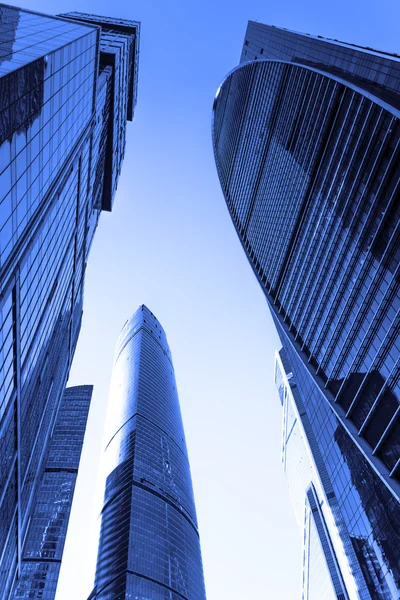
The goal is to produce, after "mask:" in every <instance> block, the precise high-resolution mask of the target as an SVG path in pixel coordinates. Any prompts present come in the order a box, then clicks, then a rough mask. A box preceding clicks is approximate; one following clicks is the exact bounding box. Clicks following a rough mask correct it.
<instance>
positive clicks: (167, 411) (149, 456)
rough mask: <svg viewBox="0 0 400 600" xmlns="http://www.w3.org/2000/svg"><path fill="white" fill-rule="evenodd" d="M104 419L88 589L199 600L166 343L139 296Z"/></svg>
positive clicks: (105, 595) (193, 529)
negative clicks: (100, 499)
mask: <svg viewBox="0 0 400 600" xmlns="http://www.w3.org/2000/svg"><path fill="white" fill-rule="evenodd" d="M106 423H107V434H106V439H107V440H109V442H108V444H107V446H106V450H105V464H106V473H107V480H106V488H105V495H104V506H103V510H102V520H101V532H100V542H99V550H98V558H97V569H96V578H95V588H94V590H93V592H92V594H91V596H90V598H95V599H96V600H116V599H118V598H121V600H122V598H128V597H129V598H137V599H138V600H145V599H147V598H151V599H152V600H164V599H165V598H168V599H170V600H182V599H184V600H185V599H186V600H205V597H206V596H205V589H204V579H203V568H202V559H201V550H200V540H199V532H198V526H197V519H196V510H195V504H194V497H193V489H192V482H191V475H190V467H189V460H188V454H187V449H186V443H185V434H184V430H183V424H182V417H181V412H180V407H179V398H178V393H177V389H176V381H175V375H174V368H173V365H172V359H171V352H170V350H169V347H168V342H167V338H166V335H165V333H164V330H163V328H162V327H161V325H160V323H159V322H158V321H157V319H156V317H155V316H154V315H153V313H152V312H151V311H150V310H149V309H148V308H147V307H146V306H144V305H143V306H141V307H139V309H138V310H137V311H136V313H135V314H134V315H133V317H132V318H131V319H129V320H128V321H127V322H126V323H125V325H124V327H123V329H122V331H121V334H120V337H119V340H118V343H117V348H116V355H115V363H114V368H113V373H112V380H111V389H110V400H109V410H108V414H107V420H106Z"/></svg>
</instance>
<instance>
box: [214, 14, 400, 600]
mask: <svg viewBox="0 0 400 600" xmlns="http://www.w3.org/2000/svg"><path fill="white" fill-rule="evenodd" d="M241 61H242V62H241V64H240V65H239V66H238V67H237V68H235V69H234V70H233V71H232V72H231V73H230V74H229V75H228V76H227V77H226V79H225V80H224V81H223V83H222V85H221V87H220V88H219V90H218V92H217V95H216V98H215V101H214V107H213V144H214V152H215V160H216V165H217V170H218V174H219V178H220V182H221V187H222V190H223V193H224V196H225V200H226V203H227V207H228V210H229V212H230V215H231V218H232V221H233V223H234V226H235V228H236V231H237V234H238V236H239V239H240V241H241V243H242V245H243V249H244V251H245V253H246V255H247V257H248V259H249V261H250V264H251V265H252V268H253V270H254V273H255V275H256V277H257V279H258V281H259V283H260V285H261V288H262V290H263V292H264V294H265V296H266V299H267V302H268V306H269V308H270V311H271V314H272V317H273V320H274V323H275V325H276V328H277V330H278V333H279V335H280V339H281V342H282V346H283V351H284V355H285V369H284V371H285V372H286V373H287V374H292V377H293V380H290V381H291V385H293V383H295V385H296V398H295V400H296V402H297V405H298V406H300V404H301V406H302V407H303V410H304V412H305V414H306V417H307V422H308V424H309V428H310V431H311V432H312V435H311V434H310V435H308V434H307V439H306V440H305V446H306V447H308V446H312V452H313V456H314V457H315V456H316V455H317V454H318V456H319V459H318V461H316V459H315V460H314V463H315V464H316V465H317V470H318V474H319V478H320V479H322V470H324V472H325V475H324V477H325V481H326V482H327V483H326V490H329V491H328V492H326V493H325V492H324V493H325V496H323V495H319V496H318V493H317V495H315V494H314V493H313V492H311V495H310V497H309V499H308V501H309V506H310V507H311V506H312V503H313V502H314V503H316V505H315V506H317V504H318V502H319V506H320V508H321V506H322V504H323V502H329V504H330V508H331V512H332V514H333V516H334V526H335V531H337V532H338V536H339V539H340V548H341V549H338V546H337V545H336V546H335V547H333V546H332V548H333V551H334V552H335V565H336V566H335V569H336V568H338V569H339V571H338V577H337V579H335V581H336V583H337V582H341V583H340V586H342V587H343V586H344V587H343V591H338V590H339V587H340V586H339V587H335V585H336V584H335V585H334V584H332V585H333V589H334V590H335V592H334V593H335V594H337V596H334V597H337V598H350V599H352V598H360V599H372V598H374V599H375V598H382V599H385V600H386V599H388V600H389V599H390V600H392V599H393V600H398V598H399V590H400V565H399V553H398V548H399V545H400V481H399V480H400V406H399V401H400V387H399V386H400V382H399V377H400V363H399V356H400V337H399V331H400V311H399V308H400V290H399V287H400V277H399V273H400V270H399V269H400V266H399V263H400V201H399V200H400V195H399V185H400V161H399V158H400V124H399V117H400V110H399V106H400V105H399V98H400V96H399V90H400V76H399V74H400V58H399V57H397V56H396V55H391V54H388V53H384V52H378V51H377V50H372V49H368V48H361V47H359V46H354V45H351V44H346V43H344V42H339V41H337V40H326V39H323V38H320V36H309V35H304V34H298V33H293V32H289V31H287V30H284V29H280V28H277V27H268V26H264V25H261V24H259V23H249V26H248V29H247V32H246V36H245V42H244V46H243V51H242V57H241ZM298 398H300V400H298ZM298 410H300V409H298ZM301 416H302V415H301ZM310 482H312V478H310ZM303 483H304V482H303ZM314 489H315V490H316V486H315V485H314ZM298 491H299V493H300V494H301V499H302V500H304V495H305V493H306V490H304V489H301V490H298ZM318 498H319V500H318ZM311 510H312V508H311ZM321 523H322V521H321ZM315 527H317V523H316V521H315ZM321 539H322V538H321ZM331 542H332V544H333V540H332V539H331ZM321 543H322V542H321ZM342 552H344V557H345V558H343V554H342ZM326 557H327V555H325V558H324V560H326ZM310 564H311V563H310ZM307 568H308V567H307ZM332 573H333V571H330V577H331V576H332ZM339 575H340V577H339ZM338 585H339V584H338ZM305 589H306V588H305ZM307 589H308V588H307ZM307 594H308V595H307V596H306V597H307V598H314V597H318V598H320V596H318V592H314V590H313V589H312V588H309V589H308V591H307ZM315 594H316V595H315ZM340 594H343V596H340Z"/></svg>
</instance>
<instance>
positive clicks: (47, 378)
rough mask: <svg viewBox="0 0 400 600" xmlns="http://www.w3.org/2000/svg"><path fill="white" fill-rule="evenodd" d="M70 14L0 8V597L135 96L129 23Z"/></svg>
mask: <svg viewBox="0 0 400 600" xmlns="http://www.w3.org/2000/svg"><path fill="white" fill-rule="evenodd" d="M73 19H74V20H71V19H66V18H62V17H50V16H45V15H42V14H37V13H34V12H31V11H26V10H20V9H18V8H14V7H9V6H6V5H4V4H1V5H0V22H1V29H0V514H1V519H0V598H1V599H3V598H4V599H6V598H10V597H11V596H10V594H11V589H12V588H13V586H14V583H15V582H16V581H18V580H19V578H20V577H21V576H22V572H23V557H24V552H25V544H26V540H27V535H28V526H29V523H30V521H31V519H32V516H33V514H34V511H35V496H36V493H37V490H38V484H39V479H38V473H41V472H42V467H43V464H44V463H43V461H44V459H45V456H46V452H47V447H48V443H49V439H50V434H51V431H52V428H53V426H54V423H55V417H56V414H57V411H58V408H59V404H60V401H61V398H62V395H63V392H64V389H65V386H66V382H67V378H68V373H69V370H70V365H71V361H72V358H73V355H74V351H75V346H76V343H77V338H78V334H79V329H80V325H81V315H82V302H83V287H84V275H85V268H86V262H87V259H88V254H89V249H90V246H91V242H92V239H93V235H94V232H95V229H96V226H97V222H98V219H99V216H100V213H101V210H102V209H104V210H110V208H111V205H112V199H113V196H114V193H115V187H116V182H117V179H118V174H119V170H120V167H121V161H122V157H123V149H124V143H125V138H124V131H125V125H126V120H127V119H128V120H129V119H131V118H132V114H133V107H134V104H135V98H136V87H137V64H138V47H139V46H138V43H139V24H138V23H134V22H125V21H124V22H123V23H122V22H121V21H119V20H118V21H117V23H116V24H115V30H114V26H113V25H112V20H108V19H102V18H100V17H90V16H89V15H82V21H79V18H78V15H76V14H75V13H74V15H73ZM99 21H104V27H103V25H101V26H100V25H99ZM121 28H124V31H122V30H121ZM117 105H118V106H117ZM110 169H111V170H110ZM31 597H38V598H39V597H40V595H37V596H31Z"/></svg>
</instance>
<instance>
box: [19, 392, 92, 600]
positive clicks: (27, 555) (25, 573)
mask: <svg viewBox="0 0 400 600" xmlns="http://www.w3.org/2000/svg"><path fill="white" fill-rule="evenodd" d="M92 391H93V387H92V386H91V385H81V386H75V387H70V388H67V389H66V390H65V392H64V394H63V398H62V400H61V403H60V408H59V410H58V413H57V416H56V421H55V426H54V429H53V432H52V436H51V438H50V443H49V448H48V450H47V455H46V458H45V459H44V461H43V469H42V473H41V477H40V478H39V480H40V483H39V487H38V491H37V495H36V498H35V508H34V511H33V515H32V519H31V522H30V524H29V527H28V533H27V539H26V542H25V544H24V549H23V554H22V567H21V576H20V577H19V579H18V580H17V582H16V584H15V589H14V591H13V595H12V597H13V598H43V599H45V600H50V599H52V598H54V597H55V594H56V588H57V581H58V575H59V571H60V566H61V558H62V554H63V550H64V544H65V537H66V534H67V527H68V521H69V516H70V512H71V505H72V498H73V495H74V490H75V483H76V478H77V475H78V467H79V461H80V457H81V450H82V445H83V438H84V435H85V430H86V422H87V417H88V412H89V407H90V401H91V398H92Z"/></svg>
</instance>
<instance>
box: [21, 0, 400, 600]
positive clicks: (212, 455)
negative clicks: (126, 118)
mask: <svg viewBox="0 0 400 600" xmlns="http://www.w3.org/2000/svg"><path fill="white" fill-rule="evenodd" d="M20 6H21V7H22V8H28V9H31V10H37V11H39V12H45V13H50V14H56V13H61V12H67V11H71V10H80V11H83V12H88V13H97V14H103V15H107V16H114V17H121V18H125V19H134V20H140V21H141V22H142V38H141V47H140V66H139V91H138V105H137V108H136V113H135V119H134V122H133V123H128V128H127V129H128V132H127V149H126V156H125V162H124V165H123V170H122V176H121V178H120V182H119V188H118V192H117V196H116V199H115V204H114V210H113V213H112V214H111V215H109V214H103V215H102V219H101V221H100V226H99V228H98V231H97V234H96V237H95V241H94V245H93V248H92V251H91V255H90V258H89V266H88V270H87V277H86V292H85V304H84V319H83V327H82V331H81V336H80V340H79V344H78V348H77V352H76V355H75V360H74V364H73V368H72V373H71V378H70V382H69V383H70V384H71V385H78V384H93V385H94V393H93V399H92V407H91V411H90V415H89V423H88V428H87V434H86V440H85V446H84V450H83V455H82V461H81V469H80V474H79V477H78V483H77V488H76V493H75V501H74V506H73V509H72V515H71V521H70V528H69V534H68V538H67V543H66V547H65V552H64V561H63V567H62V570H61V575H60V580H59V588H58V594H57V600H86V598H87V596H88V594H89V592H90V591H91V589H92V586H93V577H94V568H95V562H96V553H97V541H98V540H97V536H98V530H97V526H96V518H97V516H98V513H99V511H100V508H101V500H102V495H103V488H102V484H101V483H100V484H99V483H98V473H99V460H100V457H101V454H102V451H103V446H104V444H103V427H104V419H105V410H106V405H107V399H108V388H109V381H110V375H111V369H112V363H113V354H114V347H115V343H116V340H117V337H118V334H119V331H120V329H121V327H122V325H123V324H124V322H125V321H126V319H127V318H128V317H129V316H130V315H131V314H132V313H133V312H134V311H135V310H136V309H137V307H138V306H139V305H140V304H142V303H145V304H147V306H148V307H149V308H150V310H152V311H153V312H154V314H155V315H156V316H157V318H158V319H159V321H160V323H161V324H162V326H163V327H164V329H165V331H166V333H167V337H168V341H169V344H170V347H171V350H172V355H173V361H174V366H175V373H176V378H177V383H178V391H179V396H180V401H181V407H182V414H183V420H184V426H185V431H186V439H187V445H188V450H189V457H190V462H191V467H192V477H193V485H194V491H195V498H196V505H197V513H198V518H199V527H200V536H201V544H202V551H203V563H204V571H205V581H206V589H207V598H208V600H239V599H240V600H250V599H252V600H253V599H254V600H255V599H257V600H263V599H265V600H266V599H269V600H291V599H293V600H295V599H296V598H298V599H299V598H300V589H301V537H300V534H299V532H298V530H297V525H296V523H295V519H294V515H293V511H292V508H291V505H290V499H289V494H288V490H287V485H286V481H285V479H284V475H283V472H282V468H281V458H280V450H281V407H280V403H279V400H278V396H277V393H276V391H275V388H274V384H273V360H274V350H275V349H276V348H277V347H279V341H278V338H277V335H276V333H275V331H274V327H273V324H272V320H271V318H270V316H269V313H268V308H267V305H266V301H265V300H264V297H263V293H262V291H261V289H260V288H259V286H258V284H257V282H256V279H255V277H254V275H253V273H252V271H251V268H250V265H249V264H248V263H247V259H246V258H245V255H244V252H243V250H242V248H241V245H240V242H239V240H238V238H237V236H236V233H235V232H234V228H233V225H232V223H231V220H230V217H229V215H228V211H227V209H226V207H225V203H224V200H223V196H222V193H221V190H220V187H219V182H218V178H217V174H216V169H215V165H214V158H213V153H212V144H211V107H212V102H213V98H214V95H215V92H216V90H217V88H218V86H219V84H220V83H221V81H222V79H223V78H224V77H225V75H226V74H227V72H228V71H230V70H231V69H232V68H233V67H234V66H235V65H237V64H238V62H239V57H240V52H241V47H242V44H243V40H244V34H245V29H246V24H247V21H248V20H249V19H252V20H258V21H260V22H263V23H268V24H273V25H279V26H283V27H287V28H289V29H294V30H296V31H302V32H306V33H314V34H319V35H323V36H327V37H332V38H337V39H340V40H344V41H348V42H352V43H357V44H361V45H365V46H370V47H373V48H378V49H382V50H388V51H393V52H398V53H400V43H399V40H398V31H399V20H400V3H399V2H398V0H380V1H379V2H377V1H376V0H374V1H372V0H335V2H329V3H326V2H321V0H301V1H300V0H280V1H279V2H273V3H272V2H268V1H266V0H264V1H261V0H254V1H253V0H247V1H246V0H242V1H241V2H238V1H236V0H230V1H229V0H203V1H201V2H193V1H191V0H169V1H166V0H137V1H136V2H131V1H129V0H125V1H124V0H113V1H112V2H107V1H106V0H79V2H78V1H76V0H75V1H73V0H52V1H51V2H50V1H49V0H35V1H33V0H25V1H23V2H22V3H21V4H20ZM96 490H97V491H96ZM97 523H98V521H97Z"/></svg>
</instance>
